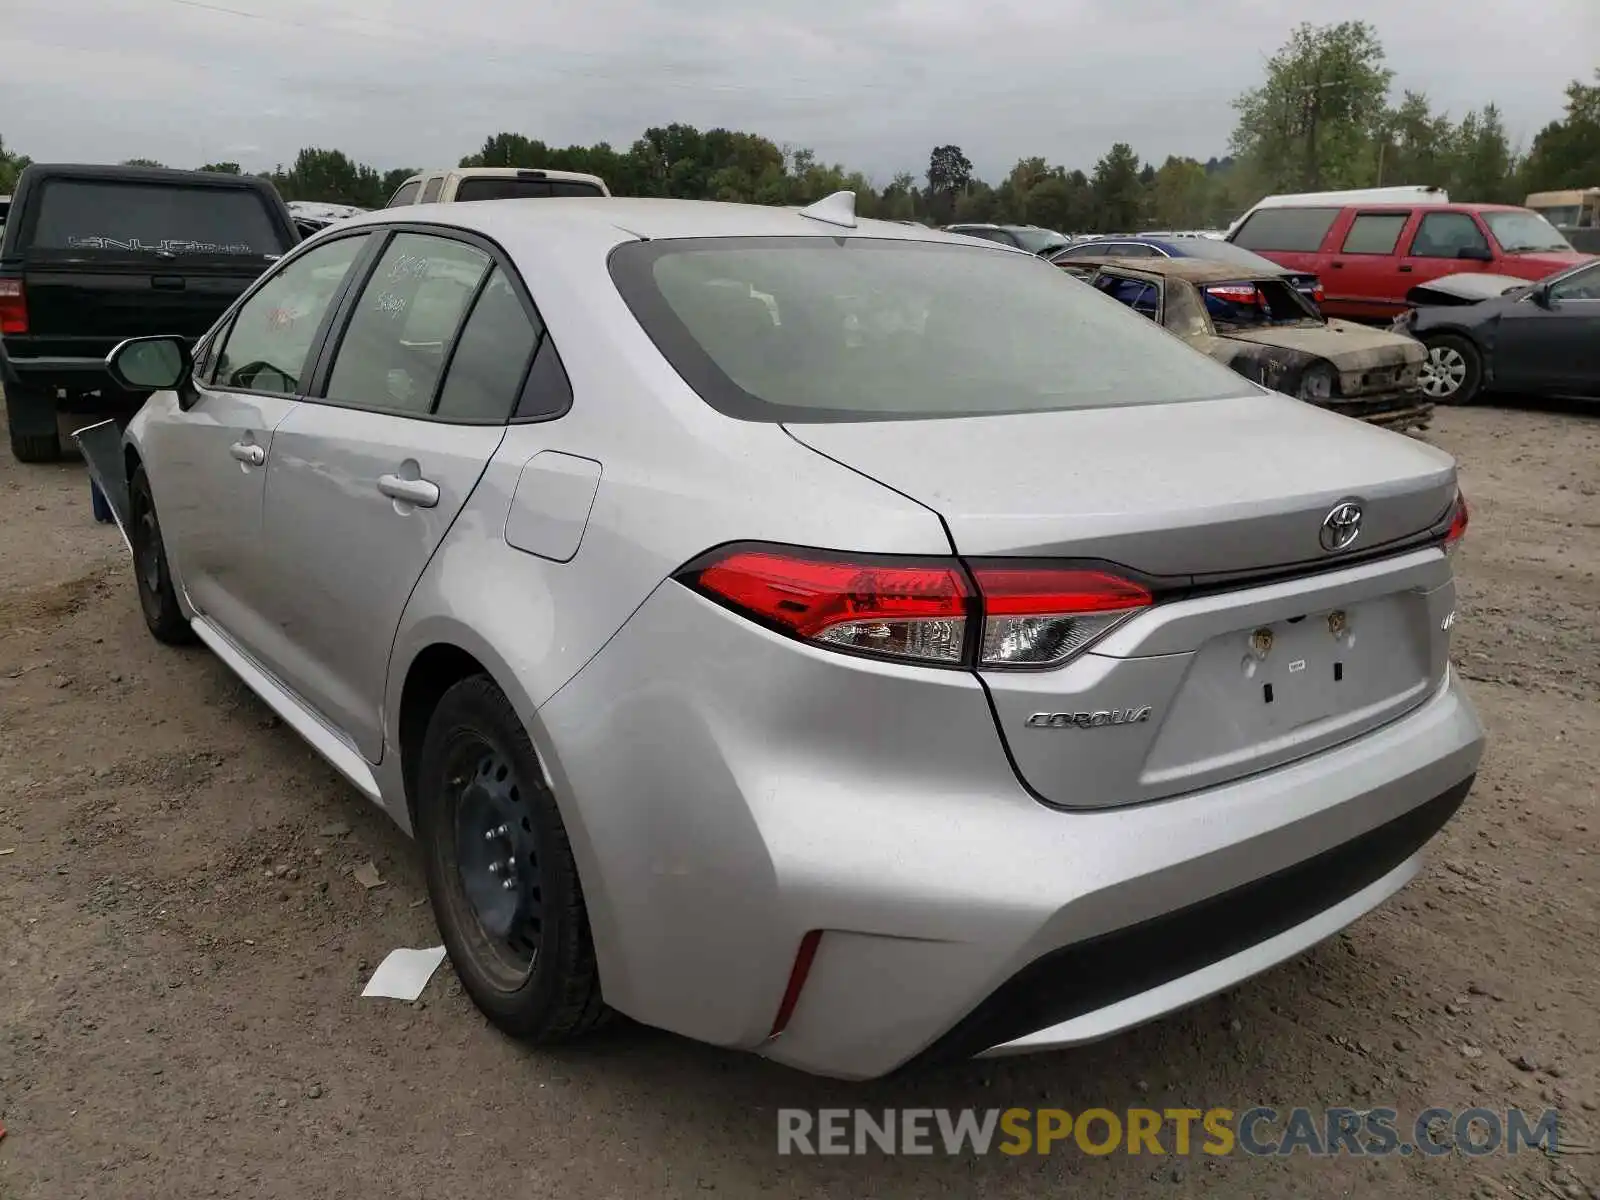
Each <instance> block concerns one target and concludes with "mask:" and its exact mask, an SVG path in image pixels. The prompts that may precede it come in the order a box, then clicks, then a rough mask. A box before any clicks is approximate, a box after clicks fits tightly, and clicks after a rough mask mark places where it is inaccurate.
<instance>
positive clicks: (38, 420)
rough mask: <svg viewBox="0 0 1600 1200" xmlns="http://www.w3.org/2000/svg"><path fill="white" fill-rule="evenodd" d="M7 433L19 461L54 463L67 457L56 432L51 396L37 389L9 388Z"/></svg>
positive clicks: (53, 405)
mask: <svg viewBox="0 0 1600 1200" xmlns="http://www.w3.org/2000/svg"><path fill="white" fill-rule="evenodd" d="M6 432H7V434H9V435H10V438H11V453H12V454H13V455H15V456H16V459H17V461H18V462H25V463H53V462H60V461H61V460H62V458H64V457H65V456H66V451H65V448H64V447H63V446H62V445H61V435H60V434H59V433H58V432H57V431H56V406H55V403H54V401H53V400H52V399H51V396H50V393H49V392H46V391H42V390H40V389H38V388H31V387H30V388H23V387H8V388H7V389H6Z"/></svg>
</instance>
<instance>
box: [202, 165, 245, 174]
mask: <svg viewBox="0 0 1600 1200" xmlns="http://www.w3.org/2000/svg"><path fill="white" fill-rule="evenodd" d="M199 170H202V171H215V172H217V173H218V174H219V175H239V174H242V172H241V171H240V170H239V164H238V163H236V162H219V163H206V164H205V165H204V166H202V167H200V168H199Z"/></svg>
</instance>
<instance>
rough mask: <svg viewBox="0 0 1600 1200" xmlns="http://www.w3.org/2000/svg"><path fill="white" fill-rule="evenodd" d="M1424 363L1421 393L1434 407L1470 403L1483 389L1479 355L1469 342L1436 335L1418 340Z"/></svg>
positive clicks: (1456, 335) (1442, 334)
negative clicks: (1425, 352)
mask: <svg viewBox="0 0 1600 1200" xmlns="http://www.w3.org/2000/svg"><path fill="white" fill-rule="evenodd" d="M1422 345H1423V347H1424V349H1426V350H1427V352H1428V360H1427V362H1426V363H1424V364H1423V367H1422V394H1423V395H1424V396H1426V397H1427V398H1428V399H1429V400H1431V401H1432V402H1433V403H1435V404H1471V403H1472V402H1473V401H1474V400H1476V399H1477V398H1478V391H1479V389H1481V388H1482V387H1483V355H1482V354H1480V353H1479V352H1478V347H1477V346H1475V345H1473V343H1472V341H1471V339H1469V338H1464V337H1461V336H1460V335H1459V334H1454V333H1438V334H1434V335H1432V336H1430V337H1425V338H1423V339H1422Z"/></svg>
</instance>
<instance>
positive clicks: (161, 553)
mask: <svg viewBox="0 0 1600 1200" xmlns="http://www.w3.org/2000/svg"><path fill="white" fill-rule="evenodd" d="M128 544H129V546H130V547H132V549H133V571H134V579H135V582H136V583H137V584H138V587H139V608H140V609H141V610H142V611H143V613H144V623H145V625H147V626H148V627H149V629H150V632H151V633H152V634H153V635H155V639H156V641H158V642H166V643H167V644H168V645H169V646H181V645H184V644H186V643H188V642H192V641H194V630H193V628H191V627H190V625H189V620H188V618H187V617H185V616H184V615H183V609H181V608H179V607H178V593H177V590H176V589H175V588H174V587H173V586H172V572H171V570H170V569H169V568H168V566H167V547H166V544H165V543H164V542H163V541H162V540H161V521H160V520H159V519H158V518H157V517H156V501H155V497H154V496H153V495H152V494H151V492H150V477H149V476H148V475H146V474H145V470H144V464H143V463H140V464H139V465H138V466H137V467H135V468H134V472H133V478H132V479H131V480H129V481H128Z"/></svg>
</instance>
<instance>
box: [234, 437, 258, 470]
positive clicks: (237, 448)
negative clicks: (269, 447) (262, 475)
mask: <svg viewBox="0 0 1600 1200" xmlns="http://www.w3.org/2000/svg"><path fill="white" fill-rule="evenodd" d="M228 453H229V454H231V455H233V456H234V457H235V458H237V459H238V460H239V461H240V462H242V463H244V464H245V465H246V466H249V467H259V466H260V465H261V464H262V463H264V462H266V461H267V452H266V451H265V450H263V449H262V448H261V447H260V446H258V445H256V444H255V443H254V442H235V443H234V444H233V445H231V446H229V447H228Z"/></svg>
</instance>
